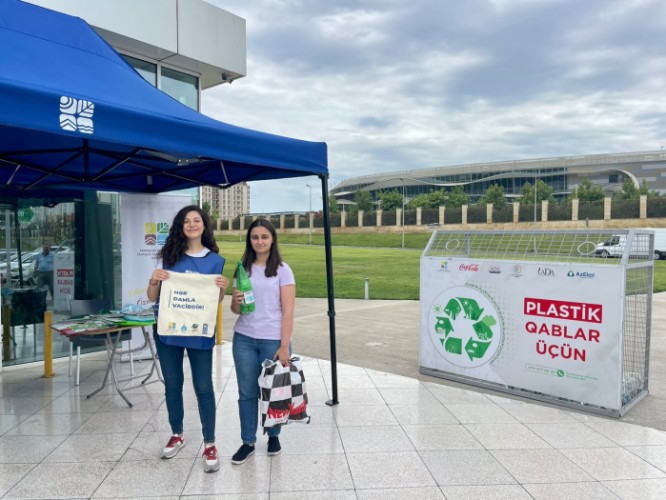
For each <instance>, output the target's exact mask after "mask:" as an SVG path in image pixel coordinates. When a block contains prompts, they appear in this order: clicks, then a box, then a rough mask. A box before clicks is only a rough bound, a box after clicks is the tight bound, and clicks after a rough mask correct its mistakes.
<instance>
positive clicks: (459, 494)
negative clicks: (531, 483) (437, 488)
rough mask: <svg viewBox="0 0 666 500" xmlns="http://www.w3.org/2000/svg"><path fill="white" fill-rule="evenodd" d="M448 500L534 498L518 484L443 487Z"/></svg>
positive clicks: (528, 499)
mask: <svg viewBox="0 0 666 500" xmlns="http://www.w3.org/2000/svg"><path fill="white" fill-rule="evenodd" d="M442 491H443V492H444V494H445V495H446V498H447V500H530V499H531V498H532V497H531V496H530V495H529V493H527V491H525V489H524V488H523V487H522V486H519V485H517V484H494V485H492V486H442Z"/></svg>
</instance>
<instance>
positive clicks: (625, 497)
mask: <svg viewBox="0 0 666 500" xmlns="http://www.w3.org/2000/svg"><path fill="white" fill-rule="evenodd" d="M603 485H604V486H605V487H606V488H608V489H609V490H611V491H612V492H613V493H615V494H616V495H617V496H618V497H619V498H621V499H622V500H662V499H664V498H666V479H639V480H624V481H604V482H603Z"/></svg>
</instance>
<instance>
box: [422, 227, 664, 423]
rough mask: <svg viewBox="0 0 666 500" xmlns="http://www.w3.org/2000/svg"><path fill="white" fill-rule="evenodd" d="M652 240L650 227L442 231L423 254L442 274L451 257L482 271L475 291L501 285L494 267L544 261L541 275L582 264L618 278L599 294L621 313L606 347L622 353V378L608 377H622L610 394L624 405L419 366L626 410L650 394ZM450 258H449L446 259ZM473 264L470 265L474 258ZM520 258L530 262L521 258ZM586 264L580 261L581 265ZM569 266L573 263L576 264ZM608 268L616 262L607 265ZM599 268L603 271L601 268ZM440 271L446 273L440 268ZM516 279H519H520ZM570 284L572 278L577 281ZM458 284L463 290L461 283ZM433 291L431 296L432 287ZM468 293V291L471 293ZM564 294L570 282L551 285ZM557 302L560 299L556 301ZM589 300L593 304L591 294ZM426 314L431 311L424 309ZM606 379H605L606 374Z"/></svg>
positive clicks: (595, 408) (562, 400) (588, 271)
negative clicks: (494, 277)
mask: <svg viewBox="0 0 666 500" xmlns="http://www.w3.org/2000/svg"><path fill="white" fill-rule="evenodd" d="M654 238H655V236H654V232H653V231H650V230H644V229H609V230H560V231H539V230H533V231H442V230H438V231H435V232H434V233H433V235H432V237H431V239H430V241H429V243H428V245H427V247H426V249H425V250H424V252H423V255H422V258H423V259H425V261H427V260H428V258H433V259H430V261H432V260H437V261H439V267H438V268H428V269H431V270H434V272H437V273H441V272H444V273H446V272H451V266H450V262H449V259H452V261H451V262H455V269H456V272H457V271H458V269H460V270H463V271H479V273H478V277H477V278H475V279H476V281H472V282H471V283H476V285H471V286H472V287H474V286H476V287H477V289H479V287H480V288H488V289H498V288H492V287H493V286H497V285H494V284H493V283H495V282H492V280H491V278H490V276H492V273H507V274H508V273H509V272H510V271H508V270H509V269H514V270H516V269H517V270H518V272H520V269H522V268H524V267H525V266H542V264H543V266H542V267H539V268H538V269H539V274H540V275H542V276H548V273H554V272H560V271H559V270H560V269H564V270H566V269H582V270H583V272H582V274H583V275H588V277H593V276H594V275H595V274H597V275H604V276H613V279H612V281H611V282H608V283H607V284H606V288H605V289H599V290H598V295H599V297H600V299H599V301H600V302H601V301H602V299H601V295H602V294H612V295H613V297H615V298H614V299H613V301H610V302H609V304H613V306H612V307H611V309H610V310H608V313H609V315H610V317H613V315H614V314H617V318H621V321H620V323H621V327H619V328H617V329H614V331H619V333H617V334H615V337H614V339H617V340H613V343H612V345H611V346H607V347H608V348H609V349H610V348H611V347H612V348H617V349H612V350H614V351H615V352H619V356H617V355H616V359H617V360H618V361H616V364H614V365H613V366H614V367H615V372H614V373H615V376H616V377H617V379H615V378H609V379H607V380H618V384H619V385H620V386H619V387H618V385H614V387H615V390H614V391H613V392H614V394H615V396H614V397H615V398H616V399H615V400H614V401H618V399H617V397H618V396H617V394H618V393H619V395H620V398H621V402H620V407H619V408H616V407H615V406H608V407H607V406H604V405H595V404H594V403H590V402H589V401H588V402H586V400H585V399H570V398H566V397H562V395H559V396H557V395H555V396H554V395H553V394H547V393H543V392H535V391H534V390H529V389H526V388H520V387H517V386H516V385H515V384H514V385H513V386H506V387H502V384H499V386H498V384H497V383H490V382H489V381H487V380H483V379H472V380H470V379H469V378H467V376H466V375H461V372H460V370H459V371H457V372H456V370H453V371H449V372H447V371H446V369H444V370H443V371H442V369H441V368H435V369H431V368H428V367H424V366H422V367H421V368H422V372H423V373H427V374H431V375H435V376H443V377H444V378H450V379H452V380H457V381H463V382H466V383H471V384H473V385H478V386H483V387H489V388H493V389H496V390H502V391H505V392H510V393H513V394H519V395H525V396H527V397H531V398H534V399H539V400H542V401H548V402H552V403H555V404H560V405H562V406H569V407H574V408H579V409H584V410H587V411H592V412H595V413H600V414H605V415H610V416H621V415H623V414H625V413H626V412H627V411H629V409H631V408H632V407H633V406H634V405H635V404H636V403H638V401H640V400H641V399H642V398H643V397H644V396H645V395H647V390H648V369H649V351H650V337H651V315H652V287H653V276H654V262H653V260H654V259H656V258H658V257H659V252H655V243H654ZM442 258H444V259H442ZM484 261H485V262H487V264H486V266H487V267H482V263H483V262H484ZM503 261H508V263H509V264H510V265H505V264H503ZM423 262H424V261H422V263H423ZM447 262H449V263H448V264H447ZM458 262H461V264H458ZM470 262H471V263H472V264H469V263H470ZM522 262H525V263H527V264H521V263H522ZM490 264H492V265H490ZM581 264H582V265H583V267H581V266H580V265H581ZM569 265H571V266H574V267H573V268H572V267H570V266H569ZM447 266H449V267H447ZM458 266H459V267H458ZM597 266H598V267H597ZM609 266H611V267H610V268H609ZM595 268H597V269H598V270H599V272H596V269H595ZM604 268H605V270H604ZM481 269H485V270H486V271H487V272H488V273H490V274H486V273H481V272H480V270H481ZM554 270H555V271H554ZM608 271H612V274H608ZM422 272H423V268H422ZM431 272H433V271H431ZM472 274H475V273H472ZM440 276H442V275H441V274H440ZM448 276H453V275H452V274H451V275H448ZM496 276H499V275H496ZM501 276H506V274H502V275H501ZM568 276H573V273H571V271H569V274H568ZM447 279H450V278H447ZM461 279H462V278H461ZM422 280H423V275H422ZM433 280H435V278H433ZM484 281H485V283H486V285H485V287H484V285H482V284H481V283H483V282H484ZM429 283H439V285H437V286H442V287H444V288H443V289H442V290H443V291H441V292H439V291H438V292H437V293H438V294H445V293H447V292H446V290H447V288H446V287H447V286H449V285H446V284H445V283H447V281H446V279H444V278H441V279H440V281H430V282H429ZM456 283H457V282H456ZM518 283H519V282H516V284H518ZM520 283H524V284H521V285H520V286H523V287H524V286H531V287H532V288H529V290H534V291H533V292H532V291H530V293H531V294H533V295H531V296H532V297H538V296H539V295H538V294H539V289H540V284H541V283H542V282H539V281H525V282H520ZM571 283H574V282H573V281H572V282H571ZM574 286H575V285H574ZM426 289H427V287H426ZM457 289H458V290H459V289H460V286H459V285H458V288H457ZM466 290H467V288H466ZM554 290H557V291H554ZM590 290H592V288H590ZM421 293H422V295H423V293H424V288H423V287H422V289H421ZM428 293H431V294H432V292H431V291H429V292H428ZM457 293H462V292H457ZM464 293H467V292H464ZM464 293H463V296H465V297H466V295H464ZM589 293H591V295H588V296H589V297H594V296H595V294H596V293H597V291H596V290H593V291H591V292H589ZM523 294H525V292H523ZM566 294H567V287H566V285H558V288H555V289H552V288H551V295H550V297H556V298H558V299H561V300H566V299H567V298H568V297H567V295H566ZM526 296H527V295H526ZM428 297H430V295H429V296H428ZM544 297H548V296H544ZM422 298H423V297H422ZM456 300H458V299H456ZM464 300H469V299H464ZM501 300H502V299H500V301H501ZM545 300H547V299H545ZM553 300H555V301H556V300H557V299H553ZM574 300H575V299H574ZM591 302H594V299H592V300H591ZM617 306H619V308H618V307H617ZM507 307H509V306H507ZM513 310H515V309H513ZM618 311H619V312H618ZM426 314H429V313H427V312H426ZM442 321H443V320H442ZM615 324H617V322H616V323H615ZM445 331H446V329H445ZM422 332H423V330H422ZM549 335H550V334H549ZM602 335H603V334H602ZM534 338H536V337H534ZM511 341H512V342H518V340H514V339H512V340H511ZM618 344H619V345H618ZM472 346H473V344H472ZM540 354H541V353H540ZM602 358H603V356H602ZM470 360H471V356H470ZM428 361H429V360H428ZM430 366H432V365H430ZM618 370H619V373H618ZM558 371H561V372H562V374H563V375H561V376H565V375H564V374H565V371H562V370H558ZM597 376H598V374H597ZM601 378H603V375H602V376H601ZM613 384H615V382H613V383H611V385H613ZM606 388H607V389H609V388H608V385H606ZM609 390H610V389H609ZM613 405H616V403H613Z"/></svg>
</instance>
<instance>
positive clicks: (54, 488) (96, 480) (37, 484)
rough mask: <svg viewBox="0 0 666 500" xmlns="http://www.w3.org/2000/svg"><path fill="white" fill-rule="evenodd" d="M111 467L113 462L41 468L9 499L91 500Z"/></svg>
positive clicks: (59, 464)
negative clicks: (61, 499) (58, 499)
mask: <svg viewBox="0 0 666 500" xmlns="http://www.w3.org/2000/svg"><path fill="white" fill-rule="evenodd" d="M112 467H113V463H111V462H87V463H48V464H47V463H43V464H39V465H38V466H37V467H35V468H34V469H32V470H31V471H30V473H28V474H27V475H26V476H25V477H24V478H23V479H21V481H19V482H18V484H16V486H14V487H13V488H12V489H11V490H10V491H9V492H8V493H7V497H9V498H44V499H47V498H48V499H51V498H90V496H91V495H92V494H93V493H94V492H95V490H96V489H97V487H98V486H99V484H100V483H101V482H102V481H103V480H104V478H105V477H106V475H107V474H108V473H109V471H110V470H111V468H112Z"/></svg>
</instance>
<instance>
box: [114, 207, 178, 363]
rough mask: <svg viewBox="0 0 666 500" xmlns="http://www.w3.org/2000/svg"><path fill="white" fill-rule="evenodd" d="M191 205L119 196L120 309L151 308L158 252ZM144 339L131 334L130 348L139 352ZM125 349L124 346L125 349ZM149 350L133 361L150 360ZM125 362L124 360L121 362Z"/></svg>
mask: <svg viewBox="0 0 666 500" xmlns="http://www.w3.org/2000/svg"><path fill="white" fill-rule="evenodd" d="M190 203H191V197H190V196H189V195H188V196H176V195H144V194H122V195H121V197H120V213H121V233H120V236H121V240H120V241H121V245H122V250H121V255H122V281H123V295H122V296H123V306H124V305H126V304H138V305H141V306H143V307H148V306H150V305H151V303H150V302H148V297H147V296H146V288H147V287H148V280H149V279H150V276H151V274H152V272H153V270H154V269H155V268H156V267H157V266H158V262H157V260H156V256H157V252H158V251H159V250H160V248H162V246H163V245H164V242H165V241H166V238H167V236H168V235H169V228H170V226H171V223H172V222H173V218H174V216H175V215H176V214H177V213H178V211H179V210H180V209H181V208H183V207H184V206H187V205H189V204H190ZM151 340H152V336H151ZM143 342H144V339H143V335H142V333H141V329H139V328H134V329H133V331H132V341H131V348H132V349H135V348H139V347H141V346H142V345H143ZM124 348H125V349H126V348H127V346H124ZM150 357H151V355H150V349H149V348H148V346H146V348H145V349H144V350H143V351H141V352H139V353H136V354H134V358H135V359H149V358H150ZM124 359H126V358H125V356H123V360H124Z"/></svg>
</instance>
